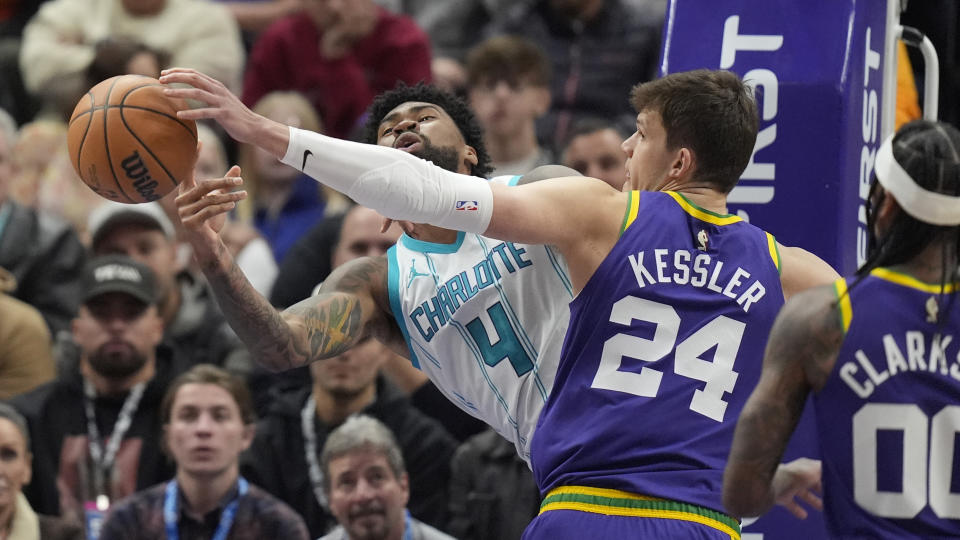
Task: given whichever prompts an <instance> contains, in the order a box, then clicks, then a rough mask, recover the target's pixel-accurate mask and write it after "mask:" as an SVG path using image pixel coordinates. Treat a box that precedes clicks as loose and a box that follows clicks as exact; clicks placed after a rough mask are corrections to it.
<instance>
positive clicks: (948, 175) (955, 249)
mask: <svg viewBox="0 0 960 540" xmlns="http://www.w3.org/2000/svg"><path fill="white" fill-rule="evenodd" d="M893 157H894V159H896V161H897V163H899V164H900V166H901V167H902V168H903V170H904V171H906V173H907V174H909V175H910V177H911V178H913V181H914V182H916V183H917V185H918V186H920V187H922V188H924V189H926V190H928V191H932V192H935V193H941V194H944V195H951V196H954V197H956V196H960V131H958V130H957V129H956V128H954V127H953V126H951V125H949V124H944V123H939V122H931V121H929V120H916V121H913V122H910V123H909V124H906V125H904V126H903V127H901V128H900V130H899V131H897V134H896V135H895V136H894V138H893ZM887 196H888V194H887V192H886V191H885V190H881V189H879V188H878V181H877V177H876V173H874V175H873V179H872V185H871V187H870V197H869V199H868V200H869V201H870V204H868V205H867V234H868V243H867V260H866V262H864V264H863V266H861V267H860V269H859V270H858V271H857V280H856V282H859V281H860V280H861V279H863V278H864V277H865V276H867V275H868V274H870V272H871V271H872V270H873V269H875V268H878V267H889V266H894V265H897V264H902V263H905V262H908V261H910V260H911V259H913V258H914V257H916V256H917V255H918V254H919V253H920V252H921V251H923V250H924V249H926V248H927V247H928V246H930V245H931V244H934V243H940V244H941V245H942V246H943V249H942V257H943V259H942V260H943V261H944V262H945V263H946V262H947V261H956V260H957V256H958V254H960V226H957V225H931V224H929V223H925V222H923V221H921V220H919V219H917V218H915V217H913V216H911V215H910V214H908V213H906V212H905V211H901V212H899V213H898V214H897V216H896V217H895V218H894V219H893V222H892V223H891V224H890V228H889V230H888V231H887V232H886V234H885V235H884V237H883V238H882V239H879V240H878V239H877V238H876V235H875V233H874V226H875V224H876V219H877V216H876V209H877V208H879V207H880V205H881V204H882V203H883V200H884V199H885V198H886V197H887ZM958 277H960V274H958V267H957V266H956V265H955V264H954V265H948V264H944V269H943V274H942V276H941V280H940V285H941V291H946V286H947V284H948V283H953V282H955V281H957V279H958ZM856 282H855V283H854V285H855V284H856ZM949 296H950V301H951V302H952V301H953V296H954V295H952V294H951V295H949ZM938 303H942V302H938ZM941 307H943V306H941Z"/></svg>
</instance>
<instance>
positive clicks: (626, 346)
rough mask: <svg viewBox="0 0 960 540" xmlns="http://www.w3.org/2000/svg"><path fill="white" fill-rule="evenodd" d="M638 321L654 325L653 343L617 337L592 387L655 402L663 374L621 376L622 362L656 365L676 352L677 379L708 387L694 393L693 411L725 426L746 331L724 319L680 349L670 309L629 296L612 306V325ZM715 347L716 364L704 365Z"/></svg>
mask: <svg viewBox="0 0 960 540" xmlns="http://www.w3.org/2000/svg"><path fill="white" fill-rule="evenodd" d="M634 320H638V321H646V322H649V323H653V324H655V325H656V330H655V331H654V334H653V339H652V340H650V339H644V338H641V337H637V336H632V335H629V334H617V335H615V336H613V337H611V338H610V339H608V340H607V341H606V342H605V343H604V345H603V352H602V353H601V356H600V368H599V369H598V370H597V374H596V375H595V376H594V378H593V384H592V385H591V386H592V387H593V388H600V389H605V390H616V391H618V392H625V393H628V394H633V395H635V396H644V397H654V396H656V395H657V392H658V391H659V389H660V382H661V380H662V379H663V373H662V372H661V371H658V370H656V369H653V368H650V367H643V368H641V369H640V372H639V373H633V372H629V371H620V366H621V365H622V364H623V359H624V358H632V359H637V360H640V361H642V362H656V361H657V360H660V359H662V358H664V357H665V356H667V355H668V354H669V353H670V352H673V353H674V362H673V371H674V372H675V373H676V374H677V375H681V376H683V377H687V378H690V379H694V380H697V381H703V382H705V383H706V385H704V387H703V389H702V390H695V391H694V393H693V398H692V399H691V400H690V410H692V411H694V412H697V413H700V414H702V415H704V416H706V417H707V418H711V419H713V420H716V421H717V422H723V417H724V414H725V413H726V410H727V402H726V401H724V400H723V395H724V393H729V392H733V387H734V385H735V384H736V383H737V377H738V375H737V372H736V371H734V370H733V364H734V362H735V361H736V359H737V351H739V350H740V341H741V340H742V339H743V330H744V328H745V326H746V325H745V324H744V323H742V322H740V321H737V320H734V319H731V318H729V317H725V316H723V315H721V316H719V317H717V318H715V319H713V320H711V321H710V322H709V323H707V324H706V325H704V326H703V327H701V328H700V329H699V330H697V331H696V332H694V333H693V334H692V335H690V336H689V337H687V338H686V339H684V340H683V341H681V342H680V343H679V344H677V334H678V332H679V330H680V316H679V315H677V311H676V310H675V309H674V308H673V307H672V306H668V305H666V304H661V303H659V302H653V301H650V300H644V299H642V298H637V297H635V296H625V297H623V298H621V299H620V300H618V301H617V302H616V303H615V304H614V305H613V309H611V311H610V322H612V323H616V324H622V325H627V326H629V325H630V324H631V323H632V322H633V321H634ZM674 345H676V348H674ZM713 347H716V351H715V352H714V355H713V361H712V362H709V361H707V360H702V359H701V358H700V356H701V355H702V354H703V353H705V352H707V351H708V350H710V349H711V348H713Z"/></svg>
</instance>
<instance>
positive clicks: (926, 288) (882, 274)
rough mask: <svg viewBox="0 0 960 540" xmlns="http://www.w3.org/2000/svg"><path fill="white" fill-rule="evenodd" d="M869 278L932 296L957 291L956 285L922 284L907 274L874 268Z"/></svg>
mask: <svg viewBox="0 0 960 540" xmlns="http://www.w3.org/2000/svg"><path fill="white" fill-rule="evenodd" d="M870 275H871V276H876V277H878V278H880V279H885V280H887V281H891V282H893V283H896V284H898V285H903V286H904V287H910V288H912V289H919V290H921V291H923V292H928V293H933V294H941V293H943V294H949V293H952V292H954V291H955V290H957V284H956V283H947V284H946V287H941V286H940V284H939V283H938V284H936V285H934V284H932V283H924V282H922V281H920V280H919V279H917V278H915V277H913V276H908V275H907V274H902V273H900V272H895V271H893V270H890V269H889V268H874V269H873V270H871V271H870Z"/></svg>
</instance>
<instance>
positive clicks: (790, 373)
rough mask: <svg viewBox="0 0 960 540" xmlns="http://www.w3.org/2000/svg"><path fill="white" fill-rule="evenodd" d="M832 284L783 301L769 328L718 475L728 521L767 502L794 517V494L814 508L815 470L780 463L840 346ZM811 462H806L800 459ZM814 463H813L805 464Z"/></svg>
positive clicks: (761, 510)
mask: <svg viewBox="0 0 960 540" xmlns="http://www.w3.org/2000/svg"><path fill="white" fill-rule="evenodd" d="M835 304H836V295H835V294H834V289H833V286H824V287H817V288H815V289H811V290H809V291H807V292H804V293H802V294H800V295H798V296H797V297H796V298H794V299H792V300H791V301H789V302H787V304H786V305H785V306H784V308H783V310H781V312H780V314H779V315H778V316H777V320H776V322H775V323H774V325H773V329H772V330H771V331H770V339H769V341H768V343H767V349H766V352H765V354H764V360H763V374H762V375H761V377H760V382H759V383H758V384H757V387H756V388H755V389H754V390H753V393H752V394H751V395H750V399H749V400H748V401H747V404H746V405H745V406H744V409H743V411H742V412H741V413H740V419H739V421H738V422H737V428H736V431H735V433H734V438H733V445H732V446H731V449H730V457H729V459H728V460H727V467H726V470H725V471H724V476H723V503H724V506H726V508H727V510H728V511H729V512H730V513H731V514H733V515H735V516H741V517H743V516H748V517H752V516H759V515H760V514H762V513H764V512H766V511H767V510H768V509H769V508H770V507H771V506H773V504H774V503H778V504H781V505H783V506H786V507H787V509H788V510H790V511H791V512H793V513H794V514H795V515H797V516H799V517H804V516H805V515H806V514H805V511H803V509H802V508H800V507H799V505H797V504H796V502H795V501H794V500H793V497H794V496H795V495H800V496H801V498H803V499H805V500H806V501H807V502H808V503H810V504H811V505H813V506H814V507H816V508H819V507H820V501H819V498H817V497H816V496H814V495H812V494H810V493H809V490H808V488H813V489H815V490H817V491H819V474H818V471H819V466H817V467H816V471H815V473H814V474H811V468H812V467H813V466H812V465H811V463H806V462H801V463H799V464H798V463H796V462H794V463H791V464H788V465H785V466H781V465H780V460H781V458H782V457H783V452H784V449H785V448H786V446H787V442H788V441H789V440H790V436H791V435H792V434H793V430H794V429H795V428H796V426H797V422H798V421H799V420H800V414H801V413H802V412H803V407H804V404H805V403H806V400H807V396H808V395H809V393H810V391H811V390H813V391H816V390H819V389H820V388H822V387H823V385H824V383H825V382H826V380H827V377H829V375H830V372H831V371H832V369H833V364H834V362H835V361H836V358H837V352H838V351H839V350H840V345H841V344H842V342H843V328H842V326H841V321H840V318H839V315H838V313H837V309H836V307H835ZM807 461H809V462H812V460H807ZM812 463H813V462H812Z"/></svg>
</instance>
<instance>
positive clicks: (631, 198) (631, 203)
mask: <svg viewBox="0 0 960 540" xmlns="http://www.w3.org/2000/svg"><path fill="white" fill-rule="evenodd" d="M639 212H640V192H639V191H637V190H633V191H631V192H629V193H627V212H626V213H625V214H624V216H623V224H621V225H620V236H623V232H624V231H626V230H627V227H629V226H630V224H631V223H633V222H634V221H636V219H637V214H638V213H639Z"/></svg>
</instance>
